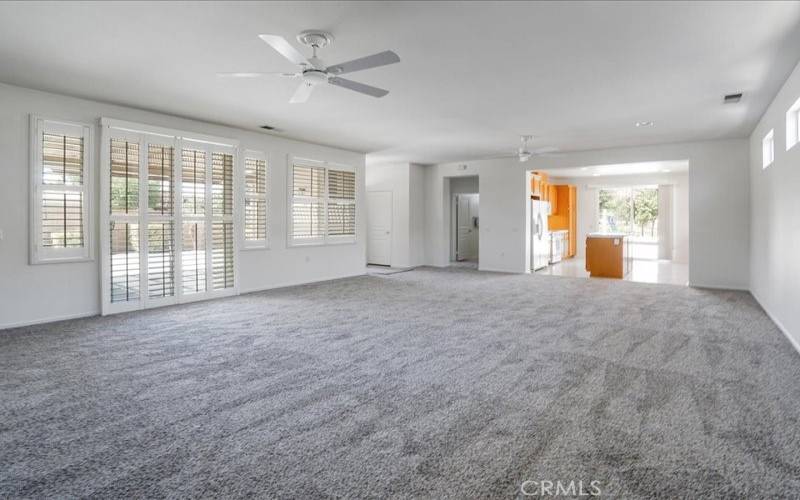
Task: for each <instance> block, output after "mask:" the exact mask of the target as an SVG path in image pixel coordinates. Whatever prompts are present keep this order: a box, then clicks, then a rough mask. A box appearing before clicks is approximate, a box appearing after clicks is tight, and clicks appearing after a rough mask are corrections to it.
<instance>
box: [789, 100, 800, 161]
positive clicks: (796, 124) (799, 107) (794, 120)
mask: <svg viewBox="0 0 800 500" xmlns="http://www.w3.org/2000/svg"><path fill="white" fill-rule="evenodd" d="M798 142H800V99H798V100H797V101H795V103H794V104H792V107H791V108H789V111H787V112H786V151H789V150H790V149H791V148H792V147H793V146H794V145H795V144H797V143H798Z"/></svg>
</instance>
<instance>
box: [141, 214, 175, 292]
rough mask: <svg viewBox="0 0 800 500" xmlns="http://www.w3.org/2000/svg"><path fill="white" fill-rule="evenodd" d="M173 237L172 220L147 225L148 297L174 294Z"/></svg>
mask: <svg viewBox="0 0 800 500" xmlns="http://www.w3.org/2000/svg"><path fill="white" fill-rule="evenodd" d="M174 242H175V237H174V234H173V226H172V222H158V223H150V224H148V226H147V281H148V296H149V297H171V296H173V295H174V294H175V284H174V278H173V276H174V275H175V243H174Z"/></svg>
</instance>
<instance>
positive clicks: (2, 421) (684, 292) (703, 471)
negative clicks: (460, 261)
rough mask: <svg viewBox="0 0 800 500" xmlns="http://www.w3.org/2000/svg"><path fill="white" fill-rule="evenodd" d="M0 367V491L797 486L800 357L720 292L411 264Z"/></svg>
mask: <svg viewBox="0 0 800 500" xmlns="http://www.w3.org/2000/svg"><path fill="white" fill-rule="evenodd" d="M0 369H2V372H1V374H2V381H0V395H1V396H2V398H1V399H0V497H78V496H80V497H84V496H90V497H98V498H101V497H102V498H110V497H137V498H141V497H164V496H170V497H243V496H257V497H269V498H326V497H328V498H330V497H340V498H341V497H346V498H356V497H372V498H385V497H395V498H411V497H422V498H475V497H496V498H513V497H517V496H519V495H520V484H521V483H522V482H523V481H525V480H533V481H553V482H556V481H561V482H562V483H565V484H569V481H575V482H576V483H577V481H583V483H584V484H588V483H589V481H593V480H595V481H600V483H601V489H602V492H603V494H604V495H614V496H622V497H625V498H652V497H668V498H676V497H689V498H722V497H726V498H730V497H749V498H778V497H783V498H786V497H796V496H797V495H798V492H800V425H798V424H799V423H800V422H799V421H798V420H799V419H800V356H799V355H798V354H797V353H796V352H795V351H794V350H793V349H792V347H791V346H790V344H789V343H788V341H787V340H786V339H785V338H784V337H783V336H782V335H781V333H780V332H779V331H778V330H777V328H776V327H775V326H774V325H773V324H772V323H771V322H770V320H769V319H768V318H767V317H766V316H765V315H764V313H763V311H762V310H761V309H760V308H759V307H758V305H757V304H756V303H755V301H754V300H753V299H752V298H751V297H750V295H748V294H746V293H741V292H720V291H708V290H696V289H689V288H684V287H677V286H670V285H646V284H640V283H629V282H620V281H613V280H593V281H586V280H582V279H575V278H561V277H551V276H524V275H505V274H495V273H479V272H476V271H472V270H465V269H442V270H435V269H429V268H422V269H417V270H414V271H411V272H406V273H400V274H395V275H389V276H364V277H358V278H352V279H345V280H339V281H334V282H328V283H323V284H318V285H307V286H302V287H294V288H287V289H282V290H275V291H270V292H265V293H258V294H251V295H245V296H240V297H234V298H230V299H223V300H218V301H213V302H206V303H196V304H191V305H184V306H176V307H170V308H165V309H160V310H151V311H146V312H141V313H133V314H126V315H119V316H113V317H106V318H91V319H85V320H74V321H67V322H61V323H57V324H51V325H45V326H34V327H28V328H21V329H15V330H7V331H3V332H0ZM528 484H531V483H528Z"/></svg>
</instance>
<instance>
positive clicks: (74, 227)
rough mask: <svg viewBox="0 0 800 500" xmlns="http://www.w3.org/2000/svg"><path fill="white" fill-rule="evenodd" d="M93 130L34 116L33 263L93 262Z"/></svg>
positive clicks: (32, 132)
mask: <svg viewBox="0 0 800 500" xmlns="http://www.w3.org/2000/svg"><path fill="white" fill-rule="evenodd" d="M93 132H94V131H93V127H92V126H91V125H85V124H80V123H70V122H62V121H55V120H48V119H45V118H41V117H37V116H32V117H31V154H30V158H31V191H32V195H31V205H32V206H31V210H30V214H31V228H32V231H31V245H30V254H31V255H30V261H31V263H32V264H39V263H49V262H74V261H80V260H88V259H90V258H91V246H92V245H91V234H92V231H91V218H90V217H89V214H90V210H89V209H90V206H91V193H92V190H91V174H90V172H91V170H90V168H89V166H90V165H91V157H92V136H93Z"/></svg>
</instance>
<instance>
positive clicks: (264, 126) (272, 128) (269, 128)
mask: <svg viewBox="0 0 800 500" xmlns="http://www.w3.org/2000/svg"><path fill="white" fill-rule="evenodd" d="M741 95H742V94H739V96H741ZM726 99H727V97H726ZM258 128H263V129H264V130H275V127H273V126H272V125H261V126H260V127H258Z"/></svg>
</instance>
